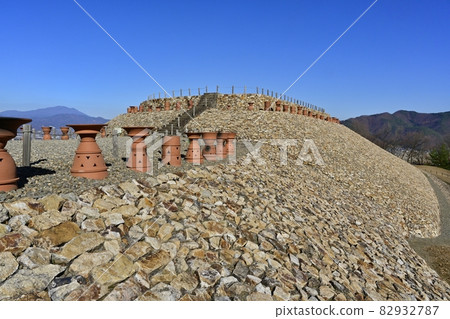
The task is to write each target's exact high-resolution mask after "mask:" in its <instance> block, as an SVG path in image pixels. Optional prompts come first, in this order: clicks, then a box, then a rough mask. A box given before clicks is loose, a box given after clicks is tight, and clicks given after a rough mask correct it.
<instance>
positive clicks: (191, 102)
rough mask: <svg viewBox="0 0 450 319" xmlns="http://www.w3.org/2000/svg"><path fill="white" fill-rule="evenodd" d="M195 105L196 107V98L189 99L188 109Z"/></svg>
mask: <svg viewBox="0 0 450 319" xmlns="http://www.w3.org/2000/svg"><path fill="white" fill-rule="evenodd" d="M193 107H194V100H189V104H188V110H190V109H192V108H193Z"/></svg>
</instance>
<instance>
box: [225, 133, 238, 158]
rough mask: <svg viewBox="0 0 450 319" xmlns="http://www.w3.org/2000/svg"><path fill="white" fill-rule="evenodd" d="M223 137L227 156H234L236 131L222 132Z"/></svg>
mask: <svg viewBox="0 0 450 319" xmlns="http://www.w3.org/2000/svg"><path fill="white" fill-rule="evenodd" d="M222 136H223V138H226V140H227V141H226V144H225V150H226V154H227V155H229V156H234V155H235V153H236V147H235V143H236V133H232V132H229V133H222Z"/></svg>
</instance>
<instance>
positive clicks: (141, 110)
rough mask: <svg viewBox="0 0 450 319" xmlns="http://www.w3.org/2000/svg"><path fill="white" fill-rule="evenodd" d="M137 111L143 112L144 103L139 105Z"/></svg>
mask: <svg viewBox="0 0 450 319" xmlns="http://www.w3.org/2000/svg"><path fill="white" fill-rule="evenodd" d="M139 112H144V104H141V105H139Z"/></svg>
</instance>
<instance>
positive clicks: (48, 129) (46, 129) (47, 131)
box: [42, 126, 52, 141]
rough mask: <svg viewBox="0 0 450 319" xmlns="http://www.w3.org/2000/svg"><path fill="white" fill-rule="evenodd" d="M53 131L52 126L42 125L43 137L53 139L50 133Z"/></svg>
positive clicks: (46, 139)
mask: <svg viewBox="0 0 450 319" xmlns="http://www.w3.org/2000/svg"><path fill="white" fill-rule="evenodd" d="M51 131H52V128H51V127H50V126H42V133H44V136H43V137H42V139H43V140H45V141H48V140H51V139H52V136H51V135H50V132H51Z"/></svg>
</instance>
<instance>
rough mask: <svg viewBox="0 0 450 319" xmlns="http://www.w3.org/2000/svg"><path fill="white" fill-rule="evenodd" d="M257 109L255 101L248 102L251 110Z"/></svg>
mask: <svg viewBox="0 0 450 319" xmlns="http://www.w3.org/2000/svg"><path fill="white" fill-rule="evenodd" d="M254 109H255V103H253V102H248V110H249V111H253V110H254Z"/></svg>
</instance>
